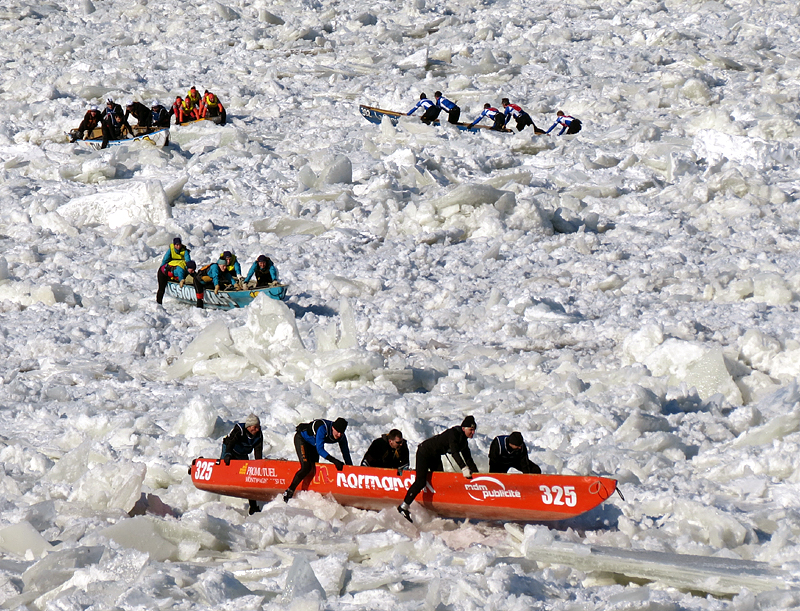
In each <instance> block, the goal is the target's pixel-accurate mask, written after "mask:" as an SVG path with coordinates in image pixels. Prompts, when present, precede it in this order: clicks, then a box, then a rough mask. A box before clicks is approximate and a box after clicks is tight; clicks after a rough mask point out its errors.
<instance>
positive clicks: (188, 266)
mask: <svg viewBox="0 0 800 611" xmlns="http://www.w3.org/2000/svg"><path fill="white" fill-rule="evenodd" d="M186 269H197V263H195V262H194V261H188V262H187V263H186Z"/></svg>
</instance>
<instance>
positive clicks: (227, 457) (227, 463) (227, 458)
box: [223, 454, 231, 467]
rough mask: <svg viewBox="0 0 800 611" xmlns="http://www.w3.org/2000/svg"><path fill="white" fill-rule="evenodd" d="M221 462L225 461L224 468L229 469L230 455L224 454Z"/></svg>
mask: <svg viewBox="0 0 800 611" xmlns="http://www.w3.org/2000/svg"><path fill="white" fill-rule="evenodd" d="M223 460H224V461H225V466H226V467H230V466H231V455H230V454H226V455H225V458H224V459H223Z"/></svg>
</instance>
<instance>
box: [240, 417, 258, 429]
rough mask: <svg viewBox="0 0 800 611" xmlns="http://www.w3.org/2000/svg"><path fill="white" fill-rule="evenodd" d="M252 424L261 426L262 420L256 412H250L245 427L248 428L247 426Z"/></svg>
mask: <svg viewBox="0 0 800 611" xmlns="http://www.w3.org/2000/svg"><path fill="white" fill-rule="evenodd" d="M250 426H261V420H259V419H258V416H256V415H255V414H250V415H249V416H248V417H247V418H245V420H244V428H247V427H250Z"/></svg>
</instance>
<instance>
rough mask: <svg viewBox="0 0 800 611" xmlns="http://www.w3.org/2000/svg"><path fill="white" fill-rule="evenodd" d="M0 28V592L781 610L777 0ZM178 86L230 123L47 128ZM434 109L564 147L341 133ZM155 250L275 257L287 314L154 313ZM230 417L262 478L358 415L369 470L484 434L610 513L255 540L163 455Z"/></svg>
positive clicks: (38, 601)
mask: <svg viewBox="0 0 800 611" xmlns="http://www.w3.org/2000/svg"><path fill="white" fill-rule="evenodd" d="M0 33H1V34H2V45H0V59H2V66H3V70H2V73H0V107H1V108H2V112H0V607H2V608H12V609H13V608H18V609H30V610H34V609H36V610H42V611H44V610H55V609H111V608H116V609H124V610H133V609H156V608H176V609H177V608H180V609H186V610H195V609H198V610H199V609H220V610H222V609H234V608H235V609H237V610H242V611H243V610H247V609H284V608H292V609H298V610H299V609H323V608H324V609H331V610H337V611H338V610H350V609H381V610H383V609H386V608H395V609H454V610H461V609H482V608H488V609H503V610H504V611H513V610H516V609H531V608H535V609H564V610H566V609H578V608H580V609H599V608H602V609H623V608H625V609H628V608H637V609H659V610H660V609H703V610H707V609H723V608H731V609H741V610H751V609H774V608H791V607H798V606H800V590H798V589H797V588H796V584H797V579H798V577H800V500H798V499H800V471H799V470H798V468H799V467H800V451H799V449H800V390H798V386H797V380H798V377H800V334H798V329H800V325H798V298H799V296H800V269H798V253H799V252H800V236H799V235H798V230H799V229H800V207H799V206H798V197H799V194H800V173H799V172H800V160H798V147H799V146H800V132H799V131H798V118H799V117H800V99H798V87H799V86H800V55H798V51H797V43H798V41H800V11H799V10H798V7H797V6H796V4H795V3H791V2H785V1H781V0H777V1H776V2H769V3H765V2H745V1H742V0H728V1H725V2H716V1H710V2H681V1H679V0H666V1H664V2H655V1H653V2H634V3H626V2H606V3H600V4H593V3H590V2H584V1H580V0H579V1H578V2H573V3H563V2H554V1H552V0H544V1H543V2H529V1H527V0H526V1H523V2H511V1H509V0H498V1H491V0H489V1H486V2H474V1H472V0H454V1H453V2H448V3H447V4H446V5H445V4H442V3H440V4H435V3H433V2H430V1H426V0H413V1H408V2H389V1H383V2H379V3H378V4H377V5H361V4H354V3H342V2H337V1H333V0H302V1H301V2H296V3H287V2H267V1H266V0H258V1H257V2H253V3H248V2H244V1H243V0H219V1H211V2H208V1H205V0H189V1H188V2H183V3H171V2H166V3H164V2H162V3H159V2H155V1H154V0H136V1H135V2H130V1H122V0H103V1H101V2H99V1H97V0H81V1H80V2H63V1H61V0H53V1H50V2H29V1H27V0H6V2H4V3H3V4H2V6H0ZM192 85H196V86H197V87H198V89H200V91H203V90H204V89H206V88H207V89H210V90H212V91H214V92H215V93H216V94H218V96H219V97H220V99H221V101H222V103H223V104H224V105H225V107H226V109H227V112H228V124H227V125H225V126H222V127H221V126H216V125H201V124H197V125H191V126H184V127H175V128H173V129H172V130H171V135H170V139H171V144H170V145H169V146H167V147H165V148H155V147H153V146H149V145H147V144H142V143H137V144H132V145H129V146H128V145H123V146H118V147H113V149H112V150H103V151H93V150H87V149H82V148H79V147H78V146H77V145H72V144H69V143H68V140H67V136H66V132H68V131H69V130H70V129H71V128H74V127H76V126H77V124H78V123H79V122H80V120H81V118H82V116H83V114H84V112H85V110H86V108H87V106H88V105H90V104H102V103H103V101H104V100H105V98H106V97H109V96H110V97H113V98H115V99H117V100H118V101H124V100H126V99H128V98H132V99H135V100H139V101H143V102H145V103H149V102H150V101H152V100H154V99H157V100H158V101H160V102H161V103H162V104H165V105H169V104H170V103H171V101H172V100H174V98H175V96H176V95H184V94H185V93H186V91H187V90H188V89H189V87H190V86H192ZM436 90H441V91H443V92H444V93H445V95H446V96H448V97H449V98H450V99H452V100H454V101H455V102H457V103H458V104H459V106H460V107H461V109H462V118H463V120H466V121H470V120H472V119H473V118H475V117H476V116H478V114H479V113H480V111H481V110H482V108H483V104H484V102H490V103H492V104H493V105H498V104H499V102H500V99H501V98H502V97H509V98H510V99H511V100H512V101H513V102H516V103H518V104H520V105H521V106H522V107H523V108H525V109H526V110H527V111H528V112H530V114H531V116H532V118H533V120H534V121H535V123H536V124H537V125H538V126H539V127H543V128H547V127H549V126H550V124H551V123H552V121H553V120H554V119H555V113H556V111H557V110H564V111H565V112H567V113H569V114H572V115H574V116H577V117H579V118H580V119H581V121H582V122H583V125H584V128H583V130H582V131H581V132H580V133H579V134H577V135H575V136H566V137H556V136H553V135H551V136H546V137H534V136H533V134H532V132H531V131H530V130H525V131H524V132H522V133H514V134H500V133H493V132H489V131H483V132H481V133H465V132H460V131H457V130H456V129H455V128H453V127H452V126H449V125H446V124H445V125H443V126H441V127H429V126H425V125H423V124H421V123H420V122H419V121H418V119H416V118H414V117H410V118H404V119H401V120H400V121H399V123H398V125H397V126H393V125H391V123H389V122H388V121H385V122H384V123H382V124H381V125H373V124H371V123H368V122H367V121H365V120H364V119H363V118H362V117H361V115H360V114H359V112H358V104H360V103H361V104H367V105H370V106H375V107H379V108H386V109H392V110H397V111H401V112H405V111H407V110H408V109H410V108H411V107H412V106H413V105H414V103H415V102H416V100H417V99H418V98H419V94H420V92H423V91H424V92H426V93H428V95H432V94H433V92H434V91H436ZM178 235H179V236H181V237H182V238H183V241H184V243H185V244H187V245H188V247H189V248H190V249H191V251H192V257H193V258H194V259H195V260H196V261H197V262H198V263H200V264H205V263H210V262H212V261H213V260H215V259H216V258H217V257H218V255H219V253H221V252H222V251H224V250H234V251H235V252H236V254H237V255H238V257H239V259H240V260H241V261H242V262H243V264H244V265H243V267H249V264H250V263H251V262H252V261H253V260H254V259H255V257H257V256H258V255H259V254H262V253H264V254H267V255H269V256H270V257H271V258H272V259H273V261H274V262H275V264H276V266H277V267H278V269H279V271H280V275H281V278H282V279H284V280H286V281H287V282H288V283H289V285H290V286H289V293H288V295H289V297H288V299H287V301H286V302H285V303H279V302H274V301H270V300H267V299H258V300H256V301H255V302H254V303H253V304H252V305H251V306H250V307H249V308H247V309H244V310H241V311H231V312H222V311H213V310H198V309H195V308H191V307H187V306H185V305H182V304H179V303H177V302H175V301H173V300H171V299H169V298H167V299H166V300H165V301H164V304H163V307H162V306H158V305H157V304H156V303H155V295H154V294H155V289H156V286H155V284H156V282H155V274H156V269H157V267H158V265H159V262H160V260H161V257H162V256H163V254H164V252H165V250H166V249H167V248H168V245H169V244H170V243H171V241H172V238H173V237H175V236H178ZM250 412H255V413H257V414H258V415H259V416H260V417H261V419H262V423H263V425H264V434H265V452H266V454H267V455H268V456H271V457H276V458H292V457H293V455H294V451H293V447H292V435H293V433H294V427H295V425H296V424H297V423H298V422H301V421H308V420H310V419H312V418H316V417H326V418H335V417H338V416H343V417H346V418H348V420H349V421H350V428H349V429H348V437H349V439H350V447H351V449H352V450H353V454H354V457H355V458H356V460H360V458H361V456H362V455H363V452H364V451H365V450H366V448H367V447H368V444H369V443H370V441H371V440H372V439H373V438H375V437H377V436H378V435H379V434H381V433H383V432H386V431H387V430H388V429H390V428H394V427H396V428H399V429H401V430H402V431H403V433H404V434H405V436H406V437H407V438H408V439H409V441H410V443H411V446H412V456H413V450H414V448H415V447H416V445H417V444H418V443H419V442H421V441H422V440H423V439H425V438H427V437H428V436H430V435H432V434H435V433H438V432H441V431H442V430H443V429H444V428H446V427H449V426H452V425H454V424H457V423H458V422H460V421H461V419H462V418H463V416H464V415H466V414H470V413H471V414H473V415H474V416H475V418H476V420H477V422H478V433H477V434H476V437H475V439H474V440H473V441H472V442H471V443H472V447H473V454H474V455H475V456H476V460H477V463H478V466H479V467H481V468H484V469H485V468H487V465H488V460H487V457H486V455H487V452H488V448H489V444H490V442H491V440H492V438H493V437H494V436H495V435H497V434H501V433H508V432H510V431H512V430H519V431H521V432H522V433H523V434H524V436H525V439H526V441H527V443H528V446H529V447H530V449H531V458H532V459H533V460H534V461H535V462H536V463H538V464H539V465H541V466H542V468H543V470H544V472H545V473H562V474H581V475H582V474H598V475H603V476H608V477H613V478H615V479H617V480H618V481H619V486H620V489H621V491H622V492H623V494H624V496H625V499H624V500H622V499H621V498H620V497H618V496H615V497H613V498H611V499H609V500H608V501H607V502H606V503H605V504H604V505H602V506H601V507H600V508H598V509H597V510H595V511H593V512H591V513H590V514H587V515H584V516H581V517H578V518H575V519H573V520H570V521H568V522H565V523H557V524H549V525H533V526H531V525H529V526H527V527H526V529H525V530H524V531H521V530H519V529H517V530H513V528H516V527H509V530H506V529H505V528H504V527H503V525H500V524H492V523H477V524H476V523H469V522H458V521H452V520H445V519H441V518H438V517H436V516H434V515H432V514H430V513H429V512H427V511H426V510H424V509H423V508H417V509H415V519H416V523H415V524H414V525H410V524H408V523H407V522H405V521H404V520H403V519H402V518H401V517H400V516H398V515H397V514H396V512H393V511H383V512H367V511H360V510H356V509H352V508H345V507H341V506H339V505H337V504H336V503H335V502H333V501H332V500H330V499H327V498H323V497H321V496H319V495H316V494H313V493H301V494H298V495H297V496H296V497H295V499H294V500H292V501H291V502H290V503H289V504H284V503H283V502H282V501H280V500H277V501H273V502H271V503H268V504H266V505H265V506H264V508H263V511H262V512H261V513H260V514H256V515H253V516H249V517H248V515H247V503H246V501H244V500H242V499H234V498H225V497H219V496H216V495H213V494H209V493H206V492H202V491H199V490H197V489H195V488H194V487H193V486H192V484H191V480H190V478H189V476H188V474H187V468H188V466H189V465H190V464H191V461H192V459H194V458H196V457H198V456H212V457H213V456H217V455H218V453H219V444H220V440H221V438H222V437H223V436H224V435H225V434H227V432H228V431H229V430H230V428H231V426H232V424H233V423H234V422H238V421H241V420H243V419H244V417H245V416H246V415H247V414H248V413H250ZM704 557H705V558H709V561H708V563H707V564H705V565H704V563H703V562H702V558H704ZM692 567H697V570H696V571H695V572H694V573H693V572H692V570H691V568H692ZM687 569H689V570H687ZM626 571H627V573H628V577H621V576H620V575H621V574H623V573H626ZM736 571H743V572H748V574H747V576H745V575H744V573H742V578H741V580H739V581H737V580H736V579H735V573H736ZM732 573H733V574H734V575H733V577H734V578H732V575H731V574H732ZM776 576H777V577H776ZM745 577H746V578H745ZM782 581H783V583H781V582H782ZM737 584H738V585H740V586H741V589H740V591H738V592H737V591H736V590H737ZM706 593H708V594H709V595H708V596H707V595H706Z"/></svg>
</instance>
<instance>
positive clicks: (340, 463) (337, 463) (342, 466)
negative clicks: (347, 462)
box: [331, 458, 344, 471]
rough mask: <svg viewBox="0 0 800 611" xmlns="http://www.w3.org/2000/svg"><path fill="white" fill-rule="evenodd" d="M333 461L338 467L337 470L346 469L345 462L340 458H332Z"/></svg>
mask: <svg viewBox="0 0 800 611" xmlns="http://www.w3.org/2000/svg"><path fill="white" fill-rule="evenodd" d="M331 462H332V463H333V465H334V466H335V467H336V470H337V471H341V470H342V469H344V463H343V462H342V461H341V460H339V459H338V458H331Z"/></svg>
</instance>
